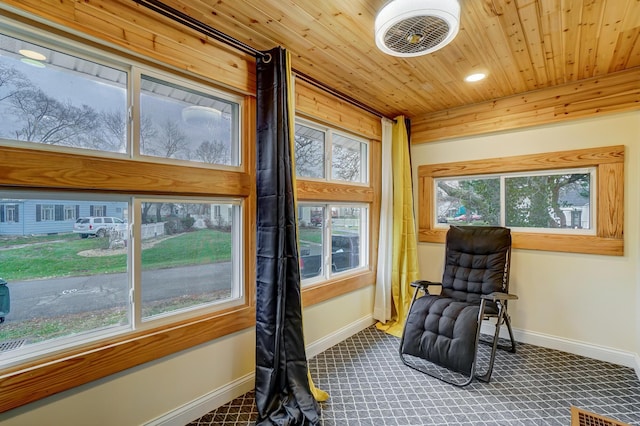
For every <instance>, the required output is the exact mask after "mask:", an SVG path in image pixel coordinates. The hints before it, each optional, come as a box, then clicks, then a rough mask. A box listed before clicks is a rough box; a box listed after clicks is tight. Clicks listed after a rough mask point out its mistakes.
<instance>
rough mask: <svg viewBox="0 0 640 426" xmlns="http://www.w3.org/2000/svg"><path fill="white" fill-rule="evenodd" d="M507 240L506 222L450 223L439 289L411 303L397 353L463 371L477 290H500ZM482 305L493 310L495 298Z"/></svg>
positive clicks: (471, 342) (467, 366)
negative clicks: (499, 224) (492, 224)
mask: <svg viewBox="0 0 640 426" xmlns="http://www.w3.org/2000/svg"><path fill="white" fill-rule="evenodd" d="M510 246H511V233H510V230H509V229H508V228H501V227H471V226H460V227H459V226H452V227H450V229H449V231H448V232H447V241H446V249H445V267H444V273H443V277H442V292H441V294H440V295H425V296H423V297H421V298H419V299H417V300H416V301H415V302H414V303H413V305H412V306H411V310H410V311H409V315H408V316H407V322H406V324H405V338H404V342H403V348H402V351H403V353H406V354H409V355H413V356H417V357H420V358H424V359H427V360H429V361H431V362H434V363H436V364H438V365H441V366H444V367H447V368H449V369H451V370H454V371H457V372H460V373H464V374H469V373H470V371H471V364H472V362H473V355H474V348H475V335H476V330H477V319H478V311H479V305H480V296H481V295H483V294H489V293H492V292H496V291H497V292H501V291H505V290H506V288H505V286H506V284H507V283H506V282H505V280H506V271H505V265H506V264H507V262H508V256H509V253H510ZM486 311H487V313H489V312H492V311H493V312H494V313H495V312H497V309H496V306H495V304H492V303H487V308H486Z"/></svg>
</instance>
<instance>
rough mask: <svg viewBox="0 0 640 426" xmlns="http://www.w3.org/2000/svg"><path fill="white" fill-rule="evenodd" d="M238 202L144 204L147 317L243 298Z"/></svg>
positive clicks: (144, 282)
mask: <svg viewBox="0 0 640 426" xmlns="http://www.w3.org/2000/svg"><path fill="white" fill-rule="evenodd" d="M239 209H240V207H239V206H238V205H235V204H225V203H220V204H217V203H211V202H192V201H180V200H172V201H170V202H164V201H163V202H144V203H142V230H141V235H142V242H141V244H142V317H143V319H149V318H150V317H153V316H155V315H161V314H166V313H169V312H173V311H177V310H180V309H185V308H189V307H193V306H198V305H203V304H207V303H213V302H221V301H227V300H230V299H233V298H237V297H239V291H240V285H239V282H240V277H239V269H240V268H239V262H240V257H239V255H238V253H239V252H240V251H239V250H240V247H239V245H240V232H239V225H240V223H239V220H238V217H239Z"/></svg>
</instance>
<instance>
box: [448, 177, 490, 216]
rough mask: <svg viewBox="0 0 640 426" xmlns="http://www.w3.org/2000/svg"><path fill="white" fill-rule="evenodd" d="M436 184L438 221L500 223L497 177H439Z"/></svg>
mask: <svg viewBox="0 0 640 426" xmlns="http://www.w3.org/2000/svg"><path fill="white" fill-rule="evenodd" d="M436 187H437V189H436V217H437V222H438V223H451V224H459V225H460V224H462V225H480V226H482V225H494V226H497V225H499V224H500V178H497V177H495V178H473V179H465V178H461V179H449V180H445V179H438V180H437V181H436Z"/></svg>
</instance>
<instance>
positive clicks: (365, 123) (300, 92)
mask: <svg viewBox="0 0 640 426" xmlns="http://www.w3.org/2000/svg"><path fill="white" fill-rule="evenodd" d="M295 106H296V113H297V114H298V115H300V116H302V117H310V118H312V119H313V120H316V121H317V120H319V121H322V122H324V123H326V124H329V125H332V126H335V127H338V128H341V129H348V130H349V131H351V132H354V133H357V134H359V135H362V136H365V137H367V138H371V139H376V140H380V139H381V138H382V125H381V124H380V118H378V117H377V116H375V115H373V114H369V113H365V112H363V111H361V110H358V109H354V107H353V106H352V105H350V104H348V103H347V102H345V101H342V100H340V99H338V98H336V97H334V96H331V95H329V94H327V93H326V92H324V91H322V90H320V89H318V88H316V87H314V86H312V85H310V84H309V83H306V82H304V81H302V80H300V79H295Z"/></svg>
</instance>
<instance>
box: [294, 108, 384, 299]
mask: <svg viewBox="0 0 640 426" xmlns="http://www.w3.org/2000/svg"><path fill="white" fill-rule="evenodd" d="M295 129H296V132H295V160H296V163H295V165H296V177H297V192H298V201H299V204H298V212H297V213H298V245H299V248H300V272H301V278H302V286H303V288H304V290H305V291H304V293H303V295H305V296H306V297H307V299H306V300H308V301H309V300H310V301H312V302H318V301H322V300H326V299H327V298H329V297H330V295H337V294H341V293H343V292H346V291H349V289H355V288H359V287H360V286H363V285H367V284H370V283H371V282H373V279H374V278H373V276H372V271H371V260H370V258H371V247H370V245H371V241H372V236H371V235H372V227H375V224H377V222H375V223H373V221H374V220H377V219H372V218H373V217H374V216H373V215H372V211H373V210H374V207H375V206H377V204H374V203H375V194H374V190H373V185H374V184H373V183H372V182H371V178H370V176H369V170H370V169H371V167H370V165H369V163H370V161H371V157H372V152H377V151H375V148H377V146H375V148H374V149H372V145H373V143H371V142H370V141H367V140H364V139H362V138H361V137H359V136H356V135H353V134H351V133H348V132H346V131H343V130H340V129H336V128H331V127H327V126H325V125H321V124H318V123H314V122H312V121H309V120H304V119H299V118H296V126H295ZM375 217H377V215H376V216H375ZM329 288H331V290H328V289H329Z"/></svg>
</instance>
